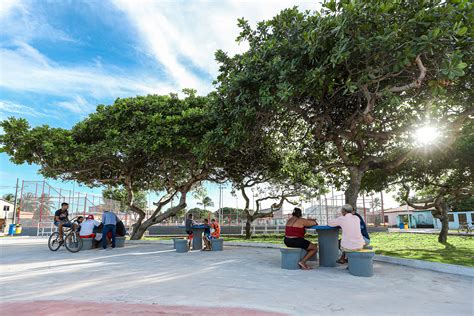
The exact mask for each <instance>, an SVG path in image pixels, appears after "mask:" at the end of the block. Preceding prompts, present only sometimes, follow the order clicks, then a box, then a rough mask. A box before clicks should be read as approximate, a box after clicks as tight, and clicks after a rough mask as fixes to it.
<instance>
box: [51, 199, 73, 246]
mask: <svg viewBox="0 0 474 316" xmlns="http://www.w3.org/2000/svg"><path fill="white" fill-rule="evenodd" d="M68 208H69V204H68V203H66V202H63V203H61V208H60V209H59V210H57V211H56V213H54V226H57V227H58V233H59V239H61V240H63V227H69V228H73V229H75V228H76V224H73V223H71V222H70V221H69V218H68V217H69V212H68V210H67V209H68Z"/></svg>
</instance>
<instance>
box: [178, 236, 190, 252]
mask: <svg viewBox="0 0 474 316" xmlns="http://www.w3.org/2000/svg"><path fill="white" fill-rule="evenodd" d="M175 246H176V252H188V250H189V248H188V241H187V240H186V239H177V240H176V241H175Z"/></svg>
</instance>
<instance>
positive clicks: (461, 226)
mask: <svg viewBox="0 0 474 316" xmlns="http://www.w3.org/2000/svg"><path fill="white" fill-rule="evenodd" d="M473 229H474V227H473V226H471V225H469V224H467V223H465V224H459V227H458V234H460V235H461V234H462V233H463V232H465V234H466V235H468V234H469V233H470V232H471V231H472V230H473Z"/></svg>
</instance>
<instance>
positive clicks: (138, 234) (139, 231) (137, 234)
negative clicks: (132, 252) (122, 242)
mask: <svg viewBox="0 0 474 316" xmlns="http://www.w3.org/2000/svg"><path fill="white" fill-rule="evenodd" d="M150 226H151V224H149V225H146V224H145V223H142V224H140V225H139V226H138V227H136V228H134V229H133V232H132V235H131V236H130V240H140V239H142V237H143V234H145V232H146V230H147V229H148V227H150Z"/></svg>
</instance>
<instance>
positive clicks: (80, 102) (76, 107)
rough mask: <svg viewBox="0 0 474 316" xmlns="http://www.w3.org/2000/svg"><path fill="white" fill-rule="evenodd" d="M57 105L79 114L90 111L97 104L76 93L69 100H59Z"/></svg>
mask: <svg viewBox="0 0 474 316" xmlns="http://www.w3.org/2000/svg"><path fill="white" fill-rule="evenodd" d="M57 105H58V106H59V107H62V108H64V109H67V110H69V111H71V112H74V113H77V114H84V113H90V112H92V111H93V110H94V108H95V105H93V104H90V103H89V102H87V100H86V99H84V98H83V97H81V96H79V95H76V96H75V97H74V98H73V99H71V100H69V101H61V102H58V103H57Z"/></svg>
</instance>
